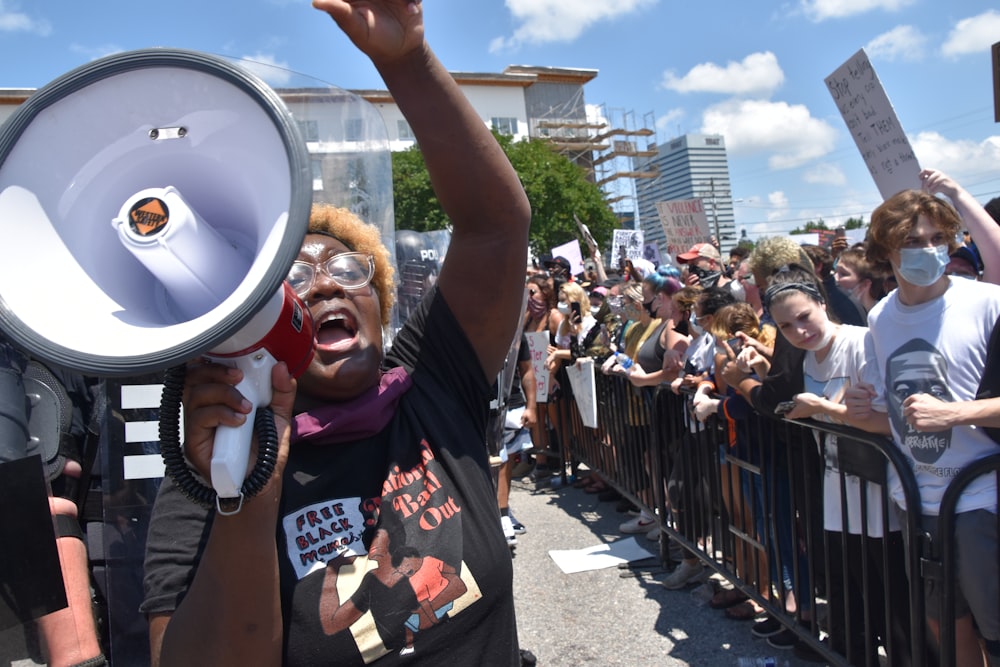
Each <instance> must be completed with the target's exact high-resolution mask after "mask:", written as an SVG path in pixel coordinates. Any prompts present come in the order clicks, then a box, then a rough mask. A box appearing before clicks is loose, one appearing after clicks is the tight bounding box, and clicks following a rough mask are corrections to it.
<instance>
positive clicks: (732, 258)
mask: <svg viewBox="0 0 1000 667" xmlns="http://www.w3.org/2000/svg"><path fill="white" fill-rule="evenodd" d="M749 256H750V249H749V248H747V247H746V246H742V245H734V246H733V247H732V248H730V249H729V261H728V262H726V265H727V267H728V268H727V271H726V273H727V275H728V277H730V278H734V277H735V275H736V269H738V268H739V266H740V264H742V263H743V261H744V260H746V258H747V257H749Z"/></svg>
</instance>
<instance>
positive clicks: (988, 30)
mask: <svg viewBox="0 0 1000 667" xmlns="http://www.w3.org/2000/svg"><path fill="white" fill-rule="evenodd" d="M998 35H1000V11H997V10H995V9H990V10H988V11H985V12H983V13H982V14H980V15H978V16H970V17H969V18H967V19H962V20H961V21H959V22H958V23H956V24H955V27H954V28H952V29H951V32H950V33H948V39H946V40H945V42H944V44H943V45H942V46H941V53H942V54H944V55H946V56H948V57H949V58H957V57H959V56H964V55H968V54H970V53H985V52H988V51H989V49H990V45H991V44H993V43H994V42H996V41H997V38H998Z"/></svg>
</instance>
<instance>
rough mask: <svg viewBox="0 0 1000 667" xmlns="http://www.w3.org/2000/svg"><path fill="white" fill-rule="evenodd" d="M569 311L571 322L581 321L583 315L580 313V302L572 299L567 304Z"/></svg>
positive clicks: (577, 322)
mask: <svg viewBox="0 0 1000 667" xmlns="http://www.w3.org/2000/svg"><path fill="white" fill-rule="evenodd" d="M569 311H570V322H572V323H573V324H579V323H580V322H581V321H583V315H582V314H581V313H580V304H579V303H577V302H576V301H572V302H570V304H569Z"/></svg>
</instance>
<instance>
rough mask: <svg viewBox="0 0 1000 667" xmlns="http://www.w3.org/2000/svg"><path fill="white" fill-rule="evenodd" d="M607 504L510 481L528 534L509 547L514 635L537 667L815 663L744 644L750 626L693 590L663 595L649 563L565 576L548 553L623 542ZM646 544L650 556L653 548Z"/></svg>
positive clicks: (621, 517) (750, 641)
mask: <svg viewBox="0 0 1000 667" xmlns="http://www.w3.org/2000/svg"><path fill="white" fill-rule="evenodd" d="M615 504H616V503H614V502H600V501H598V499H597V497H596V496H595V495H589V494H586V493H584V492H583V491H582V490H579V489H576V488H573V487H571V486H570V487H563V488H558V489H552V488H536V486H535V484H534V483H533V482H531V481H530V480H529V479H528V478H524V479H522V480H514V483H513V488H512V490H511V498H510V506H511V509H512V511H513V512H514V514H515V516H516V517H517V518H518V520H520V521H521V522H522V523H523V524H524V525H525V526H526V527H527V533H525V534H524V535H519V536H518V543H517V546H516V547H515V548H514V597H515V603H516V606H517V615H518V618H517V621H518V636H519V640H520V643H521V648H522V649H527V650H529V651H531V652H532V653H533V654H534V655H535V656H536V658H537V659H538V665H539V667H571V666H572V667H576V666H579V665H607V666H609V667H610V666H619V665H620V666H622V667H645V666H647V665H649V666H652V665H657V666H675V665H706V666H712V667H715V666H735V665H737V664H738V659H739V658H741V657H751V658H758V657H760V658H763V657H774V658H776V661H777V662H776V664H777V665H778V666H779V667H781V666H782V665H784V664H785V661H787V664H788V667H803V666H805V665H815V664H816V663H808V662H804V661H801V660H797V659H796V658H795V656H794V655H793V654H792V651H790V650H785V651H782V650H778V649H774V648H772V647H771V646H769V645H768V644H767V642H766V640H764V639H758V638H755V637H753V635H751V634H750V627H751V622H750V621H732V620H729V619H727V618H726V617H725V616H724V615H723V612H721V611H718V610H715V609H712V608H711V607H709V606H708V604H706V602H705V601H704V599H703V598H699V597H698V594H699V593H700V592H702V591H698V590H697V586H690V587H688V588H686V589H683V590H679V591H671V590H667V589H666V588H664V587H663V586H662V585H660V582H659V580H660V579H662V578H664V577H665V576H666V574H667V573H666V572H665V571H663V570H660V569H659V567H658V566H657V565H656V563H655V562H653V563H652V564H651V565H650V566H649V567H637V568H629V569H624V570H623V569H620V568H615V567H613V568H608V569H602V570H594V571H589V572H580V573H575V574H564V573H563V572H562V571H561V570H560V569H559V568H558V567H557V565H556V564H555V562H554V561H553V560H552V558H551V557H550V556H549V551H550V550H553V549H583V548H586V547H592V546H595V545H598V544H600V543H607V542H613V541H615V540H617V539H621V538H622V537H623V536H622V535H621V534H620V533H619V531H618V525H619V524H620V523H621V522H623V521H625V520H627V519H629V518H631V517H629V516H628V515H625V514H619V513H618V512H616V511H615ZM638 539H639V540H641V541H645V536H644V535H639V536H638ZM648 544H650V545H651V546H652V551H653V552H654V553H655V551H656V547H655V543H654V542H649V543H648ZM718 580H719V581H722V580H721V578H719V579H718Z"/></svg>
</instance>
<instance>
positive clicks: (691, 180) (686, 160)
mask: <svg viewBox="0 0 1000 667" xmlns="http://www.w3.org/2000/svg"><path fill="white" fill-rule="evenodd" d="M642 168H643V170H644V171H645V170H649V171H652V170H656V171H658V172H659V175H658V176H657V177H656V178H650V179H641V180H638V181H636V184H635V187H636V199H637V202H638V205H639V224H640V226H641V228H642V231H643V238H644V239H645V242H646V243H647V244H649V243H656V244H657V245H658V246H659V248H660V253H661V255H663V256H664V257H665V253H666V243H665V241H664V234H663V226H662V225H661V224H660V218H659V215H657V212H656V203H657V202H661V201H674V200H678V199H698V198H700V199H701V200H702V201H703V203H704V206H705V214H706V216H707V217H708V226H709V230H710V232H711V233H712V234H715V235H716V236H717V237H718V238H719V243H720V245H721V247H722V251H723V255H725V253H726V252H727V251H728V250H729V248H731V247H732V246H734V245H736V242H737V241H738V239H737V238H736V224H735V219H734V217H733V196H732V189H731V186H730V183H729V161H728V159H727V157H726V141H725V139H724V138H723V137H722V136H721V135H705V134H685V135H684V136H682V137H677V138H674V139H671V140H670V141H668V142H666V143H664V144H661V145H660V146H659V150H658V154H657V155H656V157H654V158H652V159H651V160H649V161H648V162H646V163H645V164H644V166H643V167H642ZM706 240H707V239H706Z"/></svg>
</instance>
